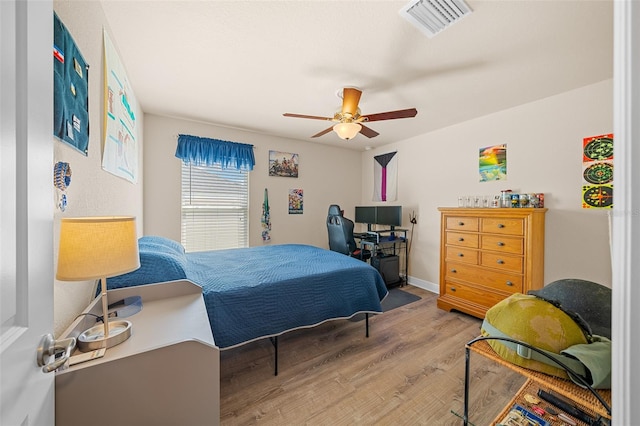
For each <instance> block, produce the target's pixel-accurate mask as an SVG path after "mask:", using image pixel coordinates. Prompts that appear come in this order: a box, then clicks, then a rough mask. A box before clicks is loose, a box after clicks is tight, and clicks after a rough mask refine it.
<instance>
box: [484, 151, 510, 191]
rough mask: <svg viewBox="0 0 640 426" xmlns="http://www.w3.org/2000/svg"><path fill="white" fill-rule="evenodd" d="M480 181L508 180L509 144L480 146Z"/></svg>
mask: <svg viewBox="0 0 640 426" xmlns="http://www.w3.org/2000/svg"><path fill="white" fill-rule="evenodd" d="M479 171H480V182H490V181H494V180H507V144H502V145H493V146H488V147H486V148H480V157H479Z"/></svg>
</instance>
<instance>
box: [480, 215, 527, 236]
mask: <svg viewBox="0 0 640 426" xmlns="http://www.w3.org/2000/svg"><path fill="white" fill-rule="evenodd" d="M481 229H482V232H490V233H492V234H505V235H524V219H514V218H500V217H498V218H492V217H487V218H482V226H481Z"/></svg>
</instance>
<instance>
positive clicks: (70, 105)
mask: <svg viewBox="0 0 640 426" xmlns="http://www.w3.org/2000/svg"><path fill="white" fill-rule="evenodd" d="M88 80H89V65H87V63H86V62H85V60H84V58H83V57H82V54H81V53H80V49H78V46H77V45H76V43H75V41H74V40H73V38H72V37H71V34H69V31H68V30H67V27H65V26H64V24H63V23H62V22H61V21H60V18H58V15H56V14H55V13H54V14H53V135H54V136H55V137H56V138H58V139H60V140H61V141H62V142H64V143H66V144H68V145H70V146H72V147H73V148H75V149H77V150H78V151H80V152H81V153H83V154H84V155H88V152H89V82H88Z"/></svg>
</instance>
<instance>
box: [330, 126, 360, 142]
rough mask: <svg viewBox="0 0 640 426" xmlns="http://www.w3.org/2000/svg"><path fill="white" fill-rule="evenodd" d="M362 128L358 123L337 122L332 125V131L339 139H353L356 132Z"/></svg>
mask: <svg viewBox="0 0 640 426" xmlns="http://www.w3.org/2000/svg"><path fill="white" fill-rule="evenodd" d="M361 129H362V126H361V125H360V124H358V123H353V122H351V123H338V124H336V125H335V126H333V131H334V132H336V133H337V134H338V137H340V139H345V140H349V139H353V138H355V137H356V135H357V134H358V132H359V131H360V130H361Z"/></svg>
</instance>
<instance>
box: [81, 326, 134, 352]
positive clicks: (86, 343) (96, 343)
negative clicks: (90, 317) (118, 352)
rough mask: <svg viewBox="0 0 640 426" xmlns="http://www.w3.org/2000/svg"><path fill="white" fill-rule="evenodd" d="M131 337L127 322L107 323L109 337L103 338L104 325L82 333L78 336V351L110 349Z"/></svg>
mask: <svg viewBox="0 0 640 426" xmlns="http://www.w3.org/2000/svg"><path fill="white" fill-rule="evenodd" d="M129 337H131V323H130V322H129V321H123V320H117V321H109V336H107V337H106V338H105V337H104V325H103V324H99V325H96V326H94V327H91V328H90V329H88V330H85V331H83V332H82V333H81V334H80V335H79V336H78V339H77V341H78V349H80V350H81V351H82V352H88V351H93V350H96V349H100V348H107V349H108V348H111V347H113V346H116V345H119V344H120V343H122V342H124V341H125V340H127V339H128V338H129Z"/></svg>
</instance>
